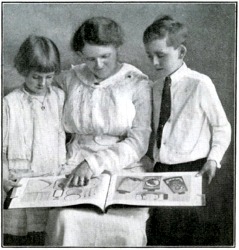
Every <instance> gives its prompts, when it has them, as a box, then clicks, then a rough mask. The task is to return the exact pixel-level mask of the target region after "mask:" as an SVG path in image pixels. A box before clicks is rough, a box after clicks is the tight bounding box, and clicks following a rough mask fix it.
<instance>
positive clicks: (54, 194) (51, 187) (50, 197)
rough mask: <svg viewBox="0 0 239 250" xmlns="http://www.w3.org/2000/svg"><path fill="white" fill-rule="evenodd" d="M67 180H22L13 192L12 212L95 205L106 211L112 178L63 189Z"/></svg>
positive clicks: (92, 180)
mask: <svg viewBox="0 0 239 250" xmlns="http://www.w3.org/2000/svg"><path fill="white" fill-rule="evenodd" d="M66 180H67V179H66V177H65V176H51V177H44V178H40V177H37V178H22V179H21V180H20V181H19V184H21V185H22V186H21V187H17V188H15V189H14V190H13V192H12V195H11V198H12V200H11V203H10V206H9V208H27V207H64V206H71V205H77V204H93V205H96V206H98V207H99V208H101V210H102V211H103V210H104V205H105V199H106V196H107V192H108V186H109V183H110V176H109V175H108V174H102V175H100V176H99V177H95V178H92V179H91V180H90V181H89V184H88V185H87V186H83V187H71V186H69V187H66V188H65V189H63V187H64V183H65V182H66Z"/></svg>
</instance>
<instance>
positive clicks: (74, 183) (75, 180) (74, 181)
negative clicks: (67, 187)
mask: <svg viewBox="0 0 239 250" xmlns="http://www.w3.org/2000/svg"><path fill="white" fill-rule="evenodd" d="M78 181H79V177H78V176H75V177H74V178H73V181H72V184H73V186H75V187H78Z"/></svg>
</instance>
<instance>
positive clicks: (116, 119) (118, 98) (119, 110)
mask: <svg viewBox="0 0 239 250" xmlns="http://www.w3.org/2000/svg"><path fill="white" fill-rule="evenodd" d="M122 43H123V34H122V30H121V28H120V27H119V26H118V24H117V23H115V22H114V21H113V20H110V19H108V18H104V17H95V18H91V19H89V20H87V21H85V22H84V23H83V24H82V25H81V26H80V27H79V29H78V30H77V31H76V33H75V34H74V37H73V43H72V47H73V50H74V51H75V52H76V53H77V54H79V55H80V56H81V58H82V59H83V60H84V61H85V63H84V64H81V65H78V66H74V67H73V68H72V69H71V70H70V71H69V72H68V73H67V74H66V75H65V76H64V77H63V80H62V81H61V86H62V88H63V89H64V90H65V92H66V96H67V97H66V103H65V108H64V126H65V129H66V131H67V132H69V133H71V134H72V138H71V141H70V142H69V144H68V166H69V167H70V168H71V169H73V170H72V172H71V174H70V175H69V179H68V184H71V185H75V186H83V185H87V183H88V181H89V179H90V178H91V177H92V176H97V175H100V174H101V173H102V172H103V171H105V170H106V171H110V172H112V173H120V172H122V171H131V172H142V171H145V169H144V168H145V167H144V166H143V164H142V163H141V164H140V163H139V161H140V159H141V158H142V157H143V156H144V155H145V153H146V151H147V148H148V141H149V135H150V132H151V129H150V119H151V117H150V115H151V107H150V103H151V102H150V86H149V84H148V78H147V76H145V75H144V74H143V73H142V72H141V71H139V70H138V69H136V68H135V67H134V66H132V65H129V64H126V63H120V62H119V61H118V48H119V46H120V45H122ZM147 218H148V210H147V209H145V208H125V209H122V208H121V209H109V210H108V212H107V213H106V214H99V213H98V212H97V211H96V210H94V209H92V208H91V209H86V208H85V209H83V208H82V209H79V208H61V209H53V210H52V211H51V213H50V217H49V223H48V228H47V245H61V246H80V247H83V246H84V247H85V246H86V247H95V246H97V247H99V246H145V245H146V235H145V224H146V220H147Z"/></svg>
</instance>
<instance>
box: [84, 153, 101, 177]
mask: <svg viewBox="0 0 239 250" xmlns="http://www.w3.org/2000/svg"><path fill="white" fill-rule="evenodd" d="M85 160H86V161H87V163H88V165H89V167H90V169H91V171H92V173H93V176H98V175H100V174H101V173H102V172H103V170H102V169H101V168H100V166H99V164H98V162H97V161H96V159H95V157H92V156H89V157H86V158H85Z"/></svg>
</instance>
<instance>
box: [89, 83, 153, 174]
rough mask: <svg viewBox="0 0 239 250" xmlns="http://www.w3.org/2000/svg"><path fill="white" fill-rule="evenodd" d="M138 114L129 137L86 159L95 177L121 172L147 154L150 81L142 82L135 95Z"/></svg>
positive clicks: (149, 121) (149, 119)
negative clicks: (104, 173) (105, 172)
mask: <svg viewBox="0 0 239 250" xmlns="http://www.w3.org/2000/svg"><path fill="white" fill-rule="evenodd" d="M133 104H134V106H135V110H136V114H135V117H134V120H133V123H132V127H131V128H129V130H128V133H127V137H126V138H125V139H124V140H123V141H121V142H119V143H116V144H115V145H113V146H112V147H109V148H108V149H106V150H102V151H98V152H96V153H94V154H91V155H90V156H88V157H86V159H85V160H86V161H87V162H88V164H89V166H90V168H91V170H92V171H93V173H94V175H99V174H100V173H102V172H103V171H104V170H108V171H110V172H115V171H117V172H118V171H120V170H121V169H123V168H126V167H127V166H128V165H130V164H132V163H135V162H137V161H139V160H140V159H141V158H142V157H143V156H144V155H145V153H146V152H147V149H148V143H149V137H150V133H151V127H150V123H151V88H150V86H149V84H148V80H141V82H139V83H138V85H137V90H136V91H135V93H134V95H133Z"/></svg>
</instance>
